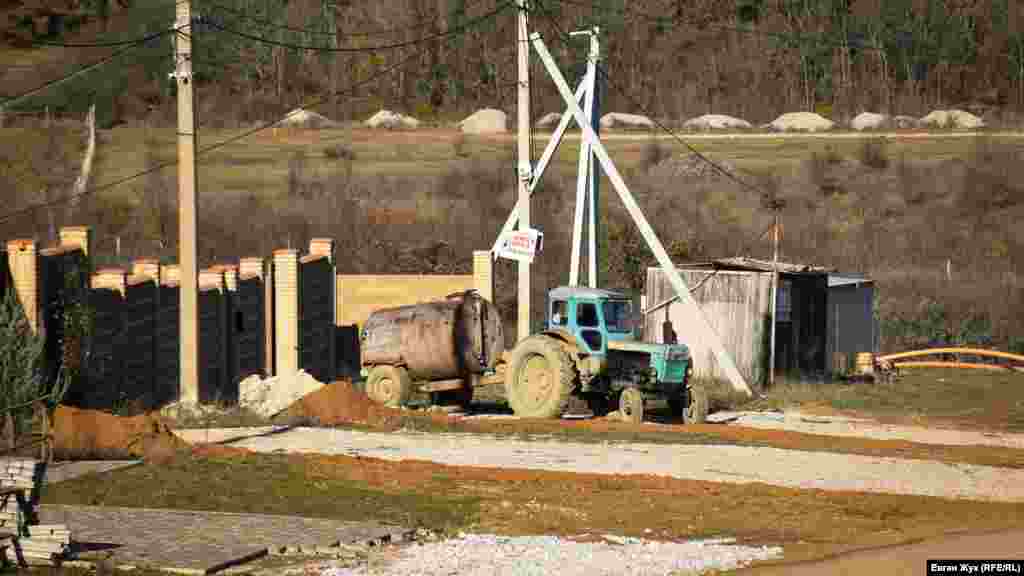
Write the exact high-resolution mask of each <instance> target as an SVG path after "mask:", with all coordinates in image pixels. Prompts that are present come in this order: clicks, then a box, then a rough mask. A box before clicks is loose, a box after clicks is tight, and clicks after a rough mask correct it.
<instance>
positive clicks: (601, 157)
mask: <svg viewBox="0 0 1024 576" xmlns="http://www.w3.org/2000/svg"><path fill="white" fill-rule="evenodd" d="M530 42H531V43H532V44H533V47H534V49H536V50H537V53H538V54H539V55H540V58H541V61H542V62H543V63H544V67H545V68H547V71H548V74H549V75H550V76H551V79H552V80H554V82H555V85H556V86H557V87H558V92H559V94H561V96H562V99H563V100H565V102H566V104H568V106H569V110H571V111H572V114H573V117H574V118H575V119H576V123H577V124H579V126H580V129H581V130H582V131H583V138H584V139H585V140H588V141H589V143H590V144H591V146H592V147H593V151H594V154H595V155H596V156H597V159H598V161H599V162H600V163H601V167H602V168H604V173H605V174H606V175H607V176H608V180H610V181H611V183H612V186H613V187H614V188H615V191H616V192H617V193H618V194H619V198H621V199H622V203H623V204H625V206H626V210H627V211H628V212H629V215H630V216H632V217H633V221H634V222H635V223H636V225H637V227H638V228H639V229H640V234H641V235H642V236H643V237H644V240H645V241H646V242H647V246H648V247H649V248H650V249H651V251H652V252H654V257H655V258H656V259H657V260H658V264H659V265H660V266H661V268H662V270H664V271H665V274H667V275H668V280H669V283H670V284H671V285H672V288H673V289H674V290H675V292H676V295H677V296H679V299H680V300H681V301H682V303H683V306H685V307H687V308H689V309H690V310H692V311H693V312H694V313H695V314H694V316H695V317H696V319H697V324H698V325H697V326H696V327H695V328H697V329H698V330H699V332H700V335H701V337H702V338H705V339H707V340H708V341H709V342H710V344H711V350H712V351H713V352H714V354H715V359H716V360H718V364H719V366H720V367H721V368H722V370H723V371H724V372H725V376H726V378H727V379H728V380H729V382H730V383H731V384H732V386H733V388H734V389H736V390H737V391H738V392H743V393H745V394H747V395H748V396H749V395H752V392H751V390H750V387H749V386H748V385H747V381H746V379H745V378H744V377H743V374H742V373H740V371H739V368H737V367H736V363H735V362H734V361H733V359H732V356H731V355H730V354H729V352H728V351H727V350H726V349H725V346H724V345H723V344H722V339H721V338H720V337H719V336H718V333H717V332H715V330H714V328H712V327H711V324H709V323H708V321H707V318H705V317H704V313H703V312H702V311H701V309H700V307H699V306H698V305H697V302H696V301H695V300H694V299H693V296H692V295H691V294H690V290H689V289H688V288H687V287H686V282H684V281H683V278H682V276H680V275H679V271H678V270H676V267H675V265H673V264H672V259H671V258H669V256H668V253H667V252H666V251H665V247H664V246H663V245H662V244H661V241H660V240H658V237H657V236H656V235H655V233H654V230H653V229H652V228H651V225H650V224H649V223H648V222H647V218H645V217H644V214H643V212H642V211H641V210H640V207H639V206H638V205H637V203H636V201H635V200H634V199H633V195H632V194H630V192H629V189H628V188H627V187H626V183H625V181H624V180H623V179H622V175H621V174H619V171H618V169H617V168H616V167H615V164H613V163H612V160H611V157H609V156H608V151H607V150H606V149H605V147H604V144H602V143H601V141H600V140H599V139H598V138H597V134H596V133H595V132H594V129H593V127H591V126H590V124H589V123H588V122H587V117H586V115H584V113H583V110H582V109H580V107H579V104H577V102H576V99H575V98H573V94H572V92H571V91H570V90H569V84H568V83H567V82H566V81H565V77H564V76H562V72H561V70H559V69H558V66H557V65H556V64H555V61H554V59H553V58H552V57H551V54H550V53H549V52H548V49H547V46H545V45H544V41H543V40H542V39H541V37H540V34H538V33H536V32H534V33H533V34H531V35H530Z"/></svg>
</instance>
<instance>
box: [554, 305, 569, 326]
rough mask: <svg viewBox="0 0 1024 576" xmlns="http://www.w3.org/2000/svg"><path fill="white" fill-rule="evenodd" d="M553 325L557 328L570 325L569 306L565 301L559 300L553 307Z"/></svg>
mask: <svg viewBox="0 0 1024 576" xmlns="http://www.w3.org/2000/svg"><path fill="white" fill-rule="evenodd" d="M551 323H552V324H553V325H555V326H565V325H567V324H568V323H569V304H568V303H567V302H566V301H565V300H557V301H555V302H554V303H553V304H552V305H551Z"/></svg>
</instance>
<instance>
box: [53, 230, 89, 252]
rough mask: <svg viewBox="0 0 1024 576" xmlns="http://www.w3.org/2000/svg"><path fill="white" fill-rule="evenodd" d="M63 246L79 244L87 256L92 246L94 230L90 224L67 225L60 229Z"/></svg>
mask: <svg viewBox="0 0 1024 576" xmlns="http://www.w3.org/2000/svg"><path fill="white" fill-rule="evenodd" d="M60 244H61V246H78V247H79V248H81V249H82V252H84V253H85V255H86V256H88V255H89V248H90V247H91V246H92V230H90V229H89V227H88V226H65V227H63V228H61V229H60Z"/></svg>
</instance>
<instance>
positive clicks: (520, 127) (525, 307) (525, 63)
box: [516, 0, 533, 341]
mask: <svg viewBox="0 0 1024 576" xmlns="http://www.w3.org/2000/svg"><path fill="white" fill-rule="evenodd" d="M516 6H517V8H518V17H517V26H516V29H517V33H516V40H517V42H516V59H517V61H518V68H519V86H518V102H517V105H516V113H517V118H516V131H517V133H518V138H517V142H516V145H517V146H518V156H519V166H518V167H517V173H518V176H519V178H518V179H517V181H516V185H517V191H518V197H519V230H521V231H526V230H529V229H530V180H531V179H532V177H533V169H532V167H531V166H530V45H529V28H528V27H527V26H528V25H529V20H528V17H527V8H528V0H516ZM517 302H518V312H519V313H518V323H517V330H516V340H517V341H518V340H522V339H523V338H526V337H527V336H529V335H530V263H529V262H525V261H520V262H519V293H518V295H517Z"/></svg>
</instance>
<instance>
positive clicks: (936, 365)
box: [893, 361, 1009, 372]
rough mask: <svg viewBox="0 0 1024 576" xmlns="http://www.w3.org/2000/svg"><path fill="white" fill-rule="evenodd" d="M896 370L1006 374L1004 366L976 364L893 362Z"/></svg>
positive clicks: (1006, 369)
mask: <svg viewBox="0 0 1024 576" xmlns="http://www.w3.org/2000/svg"><path fill="white" fill-rule="evenodd" d="M893 366H895V367H897V368H973V369H977V370H992V371H994V372H1006V371H1008V370H1009V368H1007V367H1006V366H999V365H998V364H980V363H978V362H928V361H922V362H895V363H893Z"/></svg>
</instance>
